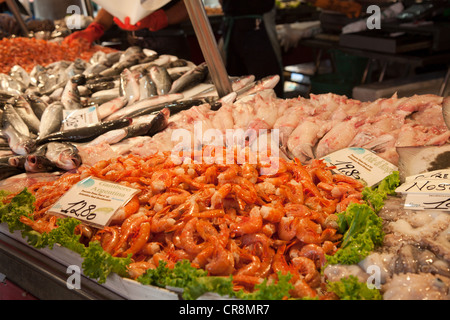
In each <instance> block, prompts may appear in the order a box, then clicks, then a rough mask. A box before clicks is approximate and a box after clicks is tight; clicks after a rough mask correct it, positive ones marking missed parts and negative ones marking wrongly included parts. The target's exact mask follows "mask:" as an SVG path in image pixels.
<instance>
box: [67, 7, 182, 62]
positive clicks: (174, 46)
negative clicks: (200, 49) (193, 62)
mask: <svg viewBox="0 0 450 320" xmlns="http://www.w3.org/2000/svg"><path fill="white" fill-rule="evenodd" d="M188 19H189V15H188V13H187V10H186V7H185V5H184V2H183V1H182V0H174V1H171V2H170V3H168V4H167V5H165V6H163V7H162V8H161V9H159V10H157V11H155V12H153V13H151V14H149V15H148V16H147V17H145V18H143V19H142V20H140V21H139V22H137V23H136V24H134V25H132V24H130V21H129V19H127V18H125V21H120V20H119V19H118V18H116V17H114V16H113V15H112V14H110V13H109V12H108V11H106V10H105V9H103V8H102V9H100V10H99V11H98V13H97V15H96V17H95V19H94V21H93V22H92V23H91V24H90V25H89V26H88V27H87V28H86V29H84V30H81V31H77V32H74V33H72V34H71V35H69V36H67V37H66V38H65V39H64V41H65V42H71V41H73V40H74V39H79V38H82V39H84V40H86V41H88V42H89V43H93V42H95V41H97V40H100V38H101V37H102V36H103V35H104V34H105V32H106V31H107V30H110V29H111V28H112V27H113V26H114V25H117V26H118V27H119V28H120V29H122V30H125V31H128V34H127V42H128V43H127V45H128V46H134V45H136V46H139V47H141V48H149V49H152V50H155V51H156V52H158V53H159V54H172V55H175V56H177V57H179V58H185V59H189V47H188V43H187V40H186V38H185V35H184V32H183V31H182V30H181V29H180V30H176V29H173V30H167V29H168V27H169V26H174V25H178V24H180V23H182V22H184V21H186V20H188Z"/></svg>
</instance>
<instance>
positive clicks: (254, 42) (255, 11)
mask: <svg viewBox="0 0 450 320" xmlns="http://www.w3.org/2000/svg"><path fill="white" fill-rule="evenodd" d="M220 3H221V5H222V10H223V12H224V28H223V49H224V54H225V61H226V67H227V71H228V73H229V74H230V75H232V76H242V75H249V74H252V75H254V76H255V78H256V79H257V80H258V79H261V78H264V77H266V76H270V75H276V74H278V75H279V76H280V81H279V83H278V85H277V86H276V87H275V92H276V94H277V96H278V97H280V98H282V97H283V96H284V90H283V83H284V81H283V63H282V58H281V49H280V45H279V42H278V38H277V33H276V25H275V13H276V12H275V10H276V9H275V0H240V1H236V0H220Z"/></svg>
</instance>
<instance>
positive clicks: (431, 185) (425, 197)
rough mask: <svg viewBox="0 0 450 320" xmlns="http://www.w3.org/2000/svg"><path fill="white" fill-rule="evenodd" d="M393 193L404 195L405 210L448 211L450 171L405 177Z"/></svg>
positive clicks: (437, 171)
mask: <svg viewBox="0 0 450 320" xmlns="http://www.w3.org/2000/svg"><path fill="white" fill-rule="evenodd" d="M395 191H396V192H398V193H402V194H405V195H406V199H405V205H404V207H405V208H406V209H412V210H441V211H442V210H444V211H450V170H434V171H430V172H425V173H421V174H417V175H413V176H409V177H406V178H405V183H403V184H402V185H400V186H399V187H398V188H397V189H395Z"/></svg>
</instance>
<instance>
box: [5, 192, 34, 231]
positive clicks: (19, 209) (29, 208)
mask: <svg viewBox="0 0 450 320" xmlns="http://www.w3.org/2000/svg"><path fill="white" fill-rule="evenodd" d="M4 195H5V194H4V193H2V197H4ZM35 201H36V199H35V197H34V196H33V195H32V194H31V193H30V192H29V191H28V190H27V189H24V190H22V191H21V192H20V193H19V194H17V195H16V196H15V197H14V198H12V199H11V201H10V202H9V203H7V204H4V203H3V202H2V205H1V207H0V222H1V223H6V224H7V225H8V228H9V231H10V232H14V231H16V230H19V231H23V230H30V228H29V227H28V226H26V225H25V224H23V223H22V222H21V221H20V217H21V216H27V217H30V216H31V214H32V213H33V211H34V202H35Z"/></svg>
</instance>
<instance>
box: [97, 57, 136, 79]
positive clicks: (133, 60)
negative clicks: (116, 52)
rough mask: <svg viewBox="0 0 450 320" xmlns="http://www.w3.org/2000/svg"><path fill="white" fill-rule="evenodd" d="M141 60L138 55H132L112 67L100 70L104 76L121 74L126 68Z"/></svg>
mask: <svg viewBox="0 0 450 320" xmlns="http://www.w3.org/2000/svg"><path fill="white" fill-rule="evenodd" d="M138 61H139V58H138V57H137V56H130V57H128V58H127V59H126V60H123V61H119V62H117V63H115V64H114V65H113V66H112V67H110V68H108V69H106V70H103V71H102V72H100V76H102V77H110V76H117V75H119V74H120V73H121V72H122V71H123V70H124V69H125V68H130V67H131V66H134V65H135V64H136V63H137V62H138Z"/></svg>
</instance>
